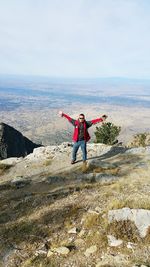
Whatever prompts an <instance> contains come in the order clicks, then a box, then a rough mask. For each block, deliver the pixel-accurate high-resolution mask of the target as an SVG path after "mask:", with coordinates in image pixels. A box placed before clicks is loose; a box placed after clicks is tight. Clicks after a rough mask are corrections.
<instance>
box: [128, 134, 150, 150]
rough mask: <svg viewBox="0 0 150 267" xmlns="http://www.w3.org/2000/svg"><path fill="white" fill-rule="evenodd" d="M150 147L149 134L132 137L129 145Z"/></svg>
mask: <svg viewBox="0 0 150 267" xmlns="http://www.w3.org/2000/svg"><path fill="white" fill-rule="evenodd" d="M148 145H150V133H139V134H136V135H134V137H133V140H132V142H131V143H129V146H130V147H139V146H142V147H145V146H148Z"/></svg>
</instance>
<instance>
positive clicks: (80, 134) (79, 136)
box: [59, 111, 107, 164]
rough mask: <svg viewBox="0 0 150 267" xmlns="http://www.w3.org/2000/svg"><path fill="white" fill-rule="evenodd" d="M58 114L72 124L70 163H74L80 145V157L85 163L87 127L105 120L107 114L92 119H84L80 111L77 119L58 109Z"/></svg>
mask: <svg viewBox="0 0 150 267" xmlns="http://www.w3.org/2000/svg"><path fill="white" fill-rule="evenodd" d="M59 115H60V116H61V117H64V118H66V119H67V120H68V121H69V122H71V123H72V124H73V126H74V134H73V141H74V145H73V151H72V161H71V164H74V163H75V162H76V156H77V152H78V149H79V147H81V150H82V159H83V162H84V163H85V162H86V160H87V150H86V144H87V142H88V141H89V139H90V135H89V133H88V128H89V127H91V126H92V125H93V124H96V123H98V122H103V121H105V120H106V119H107V116H106V115H103V116H102V118H98V119H94V120H91V121H86V120H85V116H84V114H82V113H81V114H80V115H79V118H78V119H77V120H74V119H72V118H71V117H69V116H68V115H67V114H65V113H63V112H62V111H59Z"/></svg>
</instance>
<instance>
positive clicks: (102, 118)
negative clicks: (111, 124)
mask: <svg viewBox="0 0 150 267" xmlns="http://www.w3.org/2000/svg"><path fill="white" fill-rule="evenodd" d="M107 117H108V116H107V115H103V116H102V117H101V118H98V119H94V120H91V121H88V122H87V123H88V124H89V127H91V126H92V125H93V124H96V123H99V122H104V121H105V120H106V119H107Z"/></svg>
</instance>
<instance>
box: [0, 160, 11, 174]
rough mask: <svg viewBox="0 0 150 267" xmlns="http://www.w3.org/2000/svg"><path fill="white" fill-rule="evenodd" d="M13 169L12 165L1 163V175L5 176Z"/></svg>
mask: <svg viewBox="0 0 150 267" xmlns="http://www.w3.org/2000/svg"><path fill="white" fill-rule="evenodd" d="M11 167H12V165H8V164H3V163H0V175H2V174H4V173H5V172H6V171H7V170H9V169H10V168H11Z"/></svg>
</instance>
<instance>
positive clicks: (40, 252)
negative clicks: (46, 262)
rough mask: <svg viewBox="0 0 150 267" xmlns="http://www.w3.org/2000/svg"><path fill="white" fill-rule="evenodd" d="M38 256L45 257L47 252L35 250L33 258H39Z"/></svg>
mask: <svg viewBox="0 0 150 267" xmlns="http://www.w3.org/2000/svg"><path fill="white" fill-rule="evenodd" d="M39 255H43V256H46V255H47V251H46V250H44V249H39V250H36V252H35V256H39Z"/></svg>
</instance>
